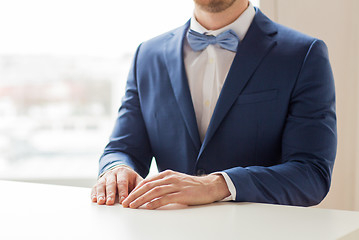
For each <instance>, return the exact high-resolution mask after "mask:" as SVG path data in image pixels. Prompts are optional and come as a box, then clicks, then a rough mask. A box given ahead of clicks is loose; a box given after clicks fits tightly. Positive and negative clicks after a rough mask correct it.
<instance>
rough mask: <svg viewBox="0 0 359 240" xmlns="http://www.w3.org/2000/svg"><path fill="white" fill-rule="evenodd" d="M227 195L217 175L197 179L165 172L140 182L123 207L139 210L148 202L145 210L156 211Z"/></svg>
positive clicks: (222, 182) (211, 200) (210, 200)
mask: <svg viewBox="0 0 359 240" xmlns="http://www.w3.org/2000/svg"><path fill="white" fill-rule="evenodd" d="M229 195H230V192H229V190H228V187H227V184H226V182H225V180H224V178H223V176H222V175H220V174H218V175H215V174H213V175H207V176H202V177H197V176H190V175H187V174H183V173H178V172H174V171H171V170H167V171H164V172H161V173H160V174H158V175H156V176H154V177H150V178H146V179H145V180H143V181H142V182H140V183H139V184H138V185H137V186H136V187H135V189H133V191H132V192H131V193H130V194H129V195H128V197H127V198H126V199H125V200H124V201H123V202H122V206H123V207H130V208H138V207H140V206H142V205H143V204H145V203H148V204H147V206H146V207H147V208H148V209H156V208H159V207H162V206H164V205H167V204H171V203H179V204H185V205H200V204H207V203H212V202H215V201H219V200H222V199H223V198H225V197H228V196H229Z"/></svg>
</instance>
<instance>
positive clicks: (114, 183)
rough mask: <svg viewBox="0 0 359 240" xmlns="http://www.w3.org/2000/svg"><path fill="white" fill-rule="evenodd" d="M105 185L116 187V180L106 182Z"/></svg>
mask: <svg viewBox="0 0 359 240" xmlns="http://www.w3.org/2000/svg"><path fill="white" fill-rule="evenodd" d="M106 185H110V186H113V185H116V180H114V179H112V180H108V181H107V183H106Z"/></svg>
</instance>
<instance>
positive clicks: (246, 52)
mask: <svg viewBox="0 0 359 240" xmlns="http://www.w3.org/2000/svg"><path fill="white" fill-rule="evenodd" d="M188 27H189V23H187V24H186V25H184V26H182V27H180V28H178V29H175V30H173V31H171V32H168V33H166V34H163V35H161V36H159V37H156V38H154V39H151V40H149V41H147V42H144V43H143V44H142V45H140V47H139V48H138V50H137V52H136V55H135V59H134V62H133V65H132V68H131V71H130V73H129V76H128V81H127V88H126V94H125V97H124V98H123V102H122V106H121V108H120V110H119V116H118V118H117V122H116V124H115V128H114V130H113V133H112V136H111V138H110V142H109V144H108V145H107V146H106V148H105V151H104V154H103V156H102V157H101V159H100V174H101V173H102V172H103V170H104V169H106V168H107V167H108V166H110V165H112V164H117V163H123V164H127V165H129V166H131V167H132V168H133V169H135V170H136V171H137V172H138V173H139V174H140V175H141V176H143V177H145V176H146V175H147V173H148V170H149V166H150V162H151V159H152V157H155V159H156V162H157V165H158V168H159V170H160V171H162V170H165V169H172V170H175V171H179V172H183V173H187V174H193V175H196V174H198V173H211V172H214V171H224V172H226V173H227V174H228V175H229V177H230V178H231V179H232V181H233V183H234V185H235V187H236V190H237V196H236V201H248V202H263V203H278V204H290V205H302V206H308V205H313V204H317V203H319V202H320V201H321V200H322V199H323V198H324V197H325V195H326V194H327V192H328V190H329V187H330V181H331V172H332V168H333V164H334V159H335V155H336V144H337V143H336V136H337V135H336V115H335V92H334V81H333V75H332V71H331V67H330V64H329V60H328V54H327V48H326V46H325V44H324V43H323V42H322V41H320V40H317V39H314V38H311V37H308V36H305V35H303V34H301V33H298V32H296V31H294V30H291V29H288V28H286V27H283V26H281V25H279V24H276V23H274V22H272V21H271V20H269V19H268V18H267V17H266V16H264V15H263V14H262V13H261V11H259V10H257V12H256V16H255V18H254V20H253V22H252V24H251V26H250V28H249V30H248V32H247V34H246V36H245V38H244V39H243V41H242V42H241V43H240V44H239V46H238V51H237V54H236V56H235V58H234V61H233V64H232V66H231V68H230V71H229V73H228V76H227V79H226V80H225V83H224V86H223V89H222V91H221V94H220V96H219V99H218V102H217V105H216V107H215V110H214V113H213V117H212V119H211V122H210V124H209V127H208V131H207V134H206V137H205V139H204V142H203V144H201V141H200V138H199V133H198V128H197V123H196V118H195V112H194V108H193V104H192V100H191V94H190V91H189V86H188V83H187V78H186V73H185V68H184V61H183V50H182V46H183V39H184V37H185V33H186V31H187V29H188Z"/></svg>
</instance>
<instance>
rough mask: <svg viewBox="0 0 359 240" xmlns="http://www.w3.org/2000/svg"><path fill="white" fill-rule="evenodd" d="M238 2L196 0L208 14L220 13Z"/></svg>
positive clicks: (233, 0)
mask: <svg viewBox="0 0 359 240" xmlns="http://www.w3.org/2000/svg"><path fill="white" fill-rule="evenodd" d="M236 1H237V0H194V2H195V4H196V5H197V6H198V7H199V8H201V9H202V10H204V11H206V12H211V13H219V12H222V11H224V10H226V9H227V8H229V7H230V6H232V5H233V3H234V2H236Z"/></svg>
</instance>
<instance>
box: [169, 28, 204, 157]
mask: <svg viewBox="0 0 359 240" xmlns="http://www.w3.org/2000/svg"><path fill="white" fill-rule="evenodd" d="M188 27H189V22H187V23H186V24H185V25H184V26H182V27H180V28H178V29H176V30H175V31H174V32H173V33H172V34H173V35H172V37H171V38H170V39H169V40H168V41H167V43H166V46H165V60H166V61H165V62H166V66H167V70H168V74H169V77H170V81H171V85H172V89H173V92H174V95H175V97H176V100H177V104H178V107H179V109H180V112H181V115H182V118H183V120H184V122H185V125H186V128H187V130H188V132H189V135H190V136H191V139H192V141H193V144H194V146H195V148H196V149H197V151H199V149H200V146H201V141H200V137H199V133H198V127H197V121H196V115H195V112H194V107H193V103H192V97H191V93H190V90H189V85H188V80H187V75H186V71H185V67H184V60H183V59H184V58H183V39H184V37H185V34H186V32H187V29H188Z"/></svg>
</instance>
